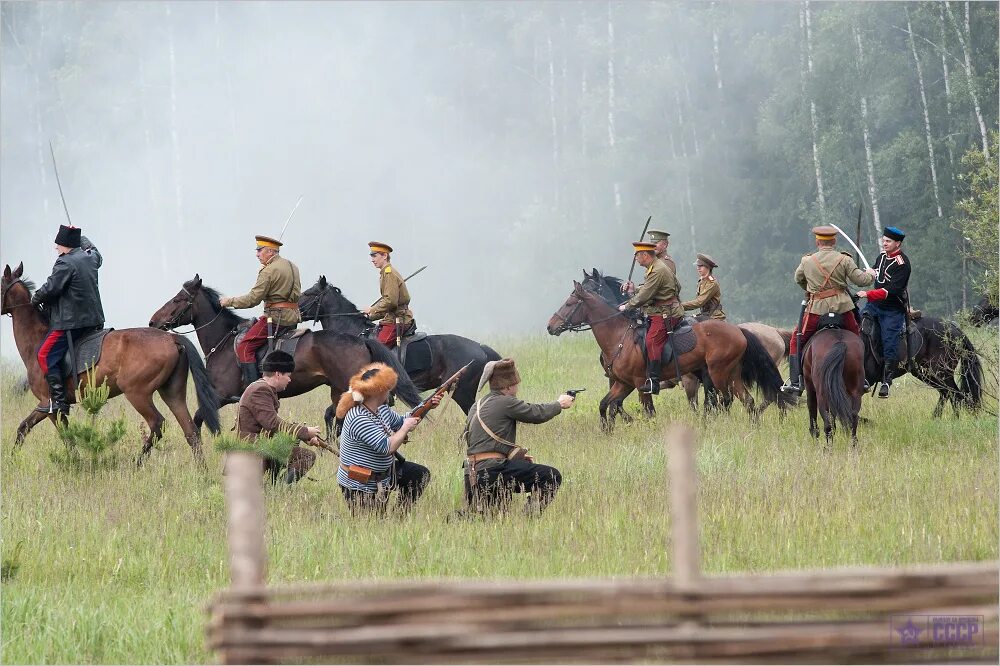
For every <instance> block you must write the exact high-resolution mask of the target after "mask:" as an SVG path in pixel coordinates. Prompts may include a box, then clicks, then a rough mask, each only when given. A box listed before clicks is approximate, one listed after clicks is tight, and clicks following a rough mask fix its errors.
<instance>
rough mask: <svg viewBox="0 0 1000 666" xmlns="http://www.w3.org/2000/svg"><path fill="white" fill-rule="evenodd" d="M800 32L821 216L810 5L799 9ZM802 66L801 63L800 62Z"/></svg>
mask: <svg viewBox="0 0 1000 666" xmlns="http://www.w3.org/2000/svg"><path fill="white" fill-rule="evenodd" d="M799 30H801V31H804V32H805V43H804V45H803V46H804V51H801V50H800V56H799V57H800V61H801V60H802V59H804V60H805V71H803V72H802V94H803V96H804V97H805V98H806V99H808V100H809V119H810V126H811V127H812V150H813V165H814V166H815V168H816V200H817V201H818V202H819V210H820V214H821V215H825V214H826V196H825V194H824V193H823V168H822V165H821V163H820V158H819V118H817V116H816V102H815V100H813V98H812V90H811V88H812V83H813V80H812V79H813V61H812V18H811V16H810V12H809V3H808V2H804V3H803V6H802V7H800V8H799ZM800 64H801V62H800Z"/></svg>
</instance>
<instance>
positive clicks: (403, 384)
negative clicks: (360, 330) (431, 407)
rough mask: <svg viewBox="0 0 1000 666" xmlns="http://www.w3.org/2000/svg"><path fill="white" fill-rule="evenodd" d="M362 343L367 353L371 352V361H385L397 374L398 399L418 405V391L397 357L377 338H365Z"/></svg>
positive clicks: (413, 405)
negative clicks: (366, 348)
mask: <svg viewBox="0 0 1000 666" xmlns="http://www.w3.org/2000/svg"><path fill="white" fill-rule="evenodd" d="M364 343H365V346H367V347H368V353H369V354H371V357H372V360H373V361H376V362H378V363H385V364H386V365H388V366H389V367H390V368H392V369H393V370H395V371H396V374H397V375H399V381H397V382H396V395H397V396H399V399H400V400H402V401H403V402H405V403H406V404H407V405H409V406H410V407H416V406H417V405H419V404H420V391H418V390H417V387H416V386H415V385H414V384H413V380H411V379H410V375H408V374H406V369H405V368H404V367H403V364H402V363H400V362H399V358H398V357H397V356H396V355H395V354H393V353H392V351H390V350H389V348H388V347H386V346H385V345H384V344H382V343H381V342H379V341H378V340H371V339H365V341H364Z"/></svg>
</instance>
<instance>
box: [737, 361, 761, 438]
mask: <svg viewBox="0 0 1000 666" xmlns="http://www.w3.org/2000/svg"><path fill="white" fill-rule="evenodd" d="M730 386H731V387H732V392H733V394H734V395H736V397H737V398H739V399H740V402H742V403H743V406H744V407H746V410H747V414H749V415H750V423H753V424H754V425H757V424H759V423H760V415H761V412H763V411H764V408H763V407H758V406H757V405H756V403H755V402H754V399H753V396H752V395H750V391H748V390H747V387H746V385H745V384H744V383H743V379H742V378H741V377H740V375H739V370H737V371H735V372H734V373H733V376H732V377H731V378H730ZM765 406H766V403H765Z"/></svg>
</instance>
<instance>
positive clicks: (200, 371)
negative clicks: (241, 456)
mask: <svg viewBox="0 0 1000 666" xmlns="http://www.w3.org/2000/svg"><path fill="white" fill-rule="evenodd" d="M177 341H178V342H179V343H180V344H181V346H182V348H183V352H184V355H185V356H187V362H188V369H190V370H191V376H192V377H193V378H194V393H195V395H196V396H197V398H198V411H199V412H200V413H201V416H202V418H203V419H204V420H205V425H206V426H208V430H209V432H211V433H212V434H213V435H218V434H219V433H220V432H222V424H221V423H220V422H219V396H218V394H217V393H216V392H215V387H213V386H212V380H211V379H209V378H208V371H207V370H206V369H205V362H204V361H202V360H201V355H200V354H198V350H197V349H195V347H194V343H193V342H191V341H190V340H188V339H187V338H186V337H184V336H183V335H178V336H177Z"/></svg>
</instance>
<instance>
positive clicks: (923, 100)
mask: <svg viewBox="0 0 1000 666" xmlns="http://www.w3.org/2000/svg"><path fill="white" fill-rule="evenodd" d="M903 11H904V12H906V30H907V32H908V33H909V34H908V37H909V40H910V51H911V52H912V53H913V62H914V64H915V65H916V68H917V84H918V85H919V87H920V104H921V107H922V108H923V112H924V136H925V137H926V138H927V159H928V161H929V162H930V167H931V183H932V185H933V189H934V203H935V205H936V206H937V216H938V217H939V218H943V217H944V214H943V213H942V212H941V196H940V194H939V192H938V179H937V167H936V166H935V163H934V141H933V139H932V138H931V118H930V114H929V113H928V110H927V90H926V88H925V87H924V72H923V68H922V67H921V66H920V56H919V55H918V54H917V43H916V41H915V40H914V39H913V26H912V25H911V23H910V9H909V8H908V7H904V8H903Z"/></svg>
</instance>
